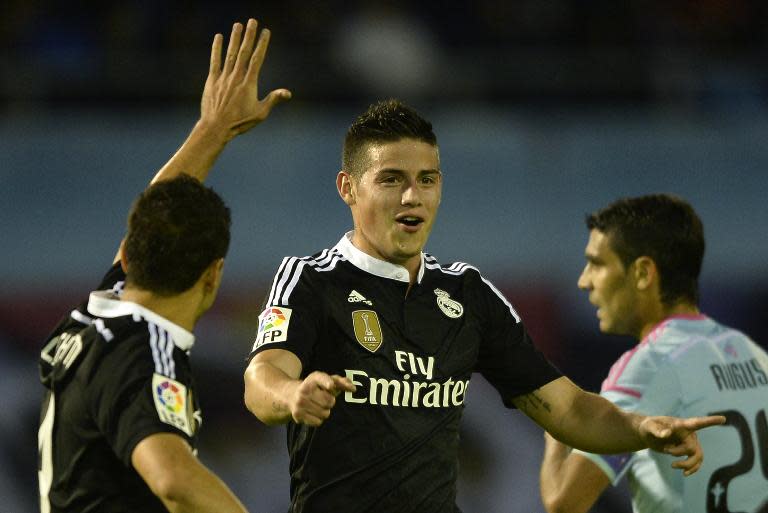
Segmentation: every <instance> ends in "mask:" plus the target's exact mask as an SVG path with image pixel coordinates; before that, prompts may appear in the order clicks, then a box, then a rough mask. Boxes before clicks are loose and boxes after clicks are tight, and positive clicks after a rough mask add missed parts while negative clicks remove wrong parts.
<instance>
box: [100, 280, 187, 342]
mask: <svg viewBox="0 0 768 513" xmlns="http://www.w3.org/2000/svg"><path fill="white" fill-rule="evenodd" d="M88 311H89V312H90V313H92V314H93V315H96V316H98V317H104V318H107V319H112V318H114V317H124V316H126V315H133V316H134V318H135V317H137V316H141V317H142V318H144V319H146V320H147V321H149V322H152V323H154V324H157V325H158V326H160V327H161V328H163V329H164V330H165V331H167V332H168V333H170V334H171V338H172V339H173V343H174V344H175V345H176V347H178V348H179V349H181V350H183V351H189V350H190V349H192V346H193V345H194V343H195V336H194V335H193V334H192V333H190V332H189V331H187V330H185V329H184V328H182V327H181V326H179V325H178V324H174V323H172V322H171V321H169V320H168V319H166V318H165V317H162V316H160V315H158V314H156V313H155V312H153V311H152V310H148V309H146V308H144V307H143V306H141V305H140V304H138V303H133V302H131V301H122V300H120V299H119V298H118V297H117V296H116V295H115V294H114V293H113V292H112V291H110V290H98V291H95V292H91V296H90V298H88Z"/></svg>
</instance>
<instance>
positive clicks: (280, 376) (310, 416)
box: [244, 349, 355, 426]
mask: <svg viewBox="0 0 768 513" xmlns="http://www.w3.org/2000/svg"><path fill="white" fill-rule="evenodd" d="M301 369H302V367H301V361H300V360H299V359H298V357H297V356H296V355H294V354H293V353H291V352H290V351H286V350H283V349H268V350H266V351H262V352H260V353H259V354H257V355H256V356H254V357H253V359H252V360H251V363H250V364H249V365H248V368H247V369H246V371H245V376H244V379H245V405H246V407H247V408H248V410H250V411H251V413H253V414H254V415H255V416H256V417H257V418H258V419H259V420H261V421H262V422H264V423H265V424H267V425H275V424H285V423H287V422H289V421H291V420H293V421H295V422H296V423H299V424H307V425H310V426H319V425H321V424H322V423H323V422H325V420H326V419H327V418H328V417H329V416H330V415H331V408H333V406H334V405H335V404H336V396H337V395H338V394H339V393H341V392H342V391H350V392H353V391H354V390H355V386H354V385H353V384H352V383H351V382H350V381H349V380H348V379H347V378H345V377H341V376H337V375H329V374H326V373H324V372H318V371H315V372H313V373H311V374H310V375H308V376H307V377H306V378H304V379H303V380H302V379H300V376H301Z"/></svg>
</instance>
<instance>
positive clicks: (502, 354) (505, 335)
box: [475, 275, 562, 408]
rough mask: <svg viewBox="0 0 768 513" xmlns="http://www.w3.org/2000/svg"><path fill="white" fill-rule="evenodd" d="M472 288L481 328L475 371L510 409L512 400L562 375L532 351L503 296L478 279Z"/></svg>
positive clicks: (489, 283)
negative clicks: (499, 395) (475, 290)
mask: <svg viewBox="0 0 768 513" xmlns="http://www.w3.org/2000/svg"><path fill="white" fill-rule="evenodd" d="M478 276H479V275H478ZM475 287H476V288H477V289H478V292H479V293H478V297H477V301H478V304H480V305H481V308H480V312H481V315H480V319H481V321H480V322H481V326H482V327H483V335H482V341H481V344H480V352H479V354H478V361H477V366H476V369H475V370H476V371H477V372H480V373H481V374H482V375H483V376H484V377H485V378H486V379H487V380H488V381H489V382H490V383H491V384H492V385H493V386H494V388H496V390H498V391H499V393H500V394H501V397H502V400H503V401H504V405H505V406H507V407H508V408H514V404H513V403H512V399H513V398H514V397H517V396H519V395H523V394H527V393H529V392H531V391H532V390H535V389H537V388H540V387H542V386H543V385H546V384H547V383H549V382H550V381H553V380H555V379H557V378H559V377H560V376H561V375H562V374H561V373H560V372H559V371H558V370H557V369H556V368H555V367H554V366H553V365H552V364H551V363H550V362H549V361H548V360H547V359H546V358H545V357H544V355H543V354H542V353H541V352H540V351H538V350H537V349H536V347H535V346H534V344H533V341H532V340H531V337H530V336H529V335H528V332H527V331H526V329H525V326H524V325H523V321H522V319H521V318H520V315H519V314H518V313H517V312H516V311H515V309H514V307H513V306H512V305H511V304H510V302H509V301H508V300H507V299H506V298H505V297H504V295H503V294H502V293H501V292H500V291H499V290H498V289H497V288H496V287H494V286H493V284H492V283H491V282H490V281H488V280H486V279H484V278H482V277H479V280H478V281H477V283H476V285H475Z"/></svg>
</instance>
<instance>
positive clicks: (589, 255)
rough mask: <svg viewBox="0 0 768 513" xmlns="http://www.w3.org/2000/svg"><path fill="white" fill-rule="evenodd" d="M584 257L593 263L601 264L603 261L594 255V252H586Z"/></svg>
mask: <svg viewBox="0 0 768 513" xmlns="http://www.w3.org/2000/svg"><path fill="white" fill-rule="evenodd" d="M584 258H586V260H587V262H591V263H593V264H600V263H602V262H603V261H602V259H600V258H598V256H597V255H593V254H592V253H584Z"/></svg>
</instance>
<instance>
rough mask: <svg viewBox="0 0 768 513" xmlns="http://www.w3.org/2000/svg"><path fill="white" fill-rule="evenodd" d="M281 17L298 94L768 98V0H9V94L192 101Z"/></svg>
mask: <svg viewBox="0 0 768 513" xmlns="http://www.w3.org/2000/svg"><path fill="white" fill-rule="evenodd" d="M250 16H253V17H257V18H258V19H259V20H260V21H261V22H262V23H263V24H264V25H266V26H268V27H270V28H271V29H272V30H273V36H274V37H273V50H272V52H271V55H270V57H269V60H268V62H267V66H268V67H270V72H269V73H268V76H269V77H270V81H272V82H273V84H271V85H275V86H289V87H292V88H294V89H296V93H297V99H300V100H308V101H322V102H331V101H345V100H349V99H360V98H368V97H370V96H382V95H387V96H391V95H400V96H405V97H408V98H411V99H412V100H413V99H414V98H420V99H425V100H430V99H434V100H442V99H457V100H461V101H473V100H474V101H499V100H500V101H507V102H513V103H514V102H524V103H526V104H528V103H534V104H544V105H548V104H550V103H552V102H555V103H561V102H573V101H577V102H586V103H592V102H633V103H637V102H640V103H644V102H663V103H674V104H675V105H678V106H679V105H683V106H689V107H694V108H695V107H697V106H700V105H704V106H705V107H708V106H712V105H713V104H714V105H715V106H717V105H719V104H725V106H726V107H727V108H729V109H730V108H732V107H733V105H737V106H744V105H746V106H750V105H751V104H753V103H754V102H762V101H763V100H764V97H765V95H766V91H767V88H768V84H766V73H765V66H764V62H765V56H766V49H767V46H766V42H768V25H767V23H766V22H767V21H768V4H766V3H765V2H760V1H758V0H676V1H673V2H669V1H663V0H652V1H640V0H631V1H627V2H612V1H609V0H593V1H589V2H582V1H574V0H546V1H540V0H515V1H510V2H501V1H498V0H476V1H460V0H447V1H444V2H405V1H400V0H387V1H378V0H377V1H374V0H369V1H361V2H345V1H341V0H328V1H310V2H307V1H300V0H282V1H279V2H278V1H265V2H258V3H250V2H244V1H229V2H203V1H200V0H194V1H187V2H179V1H169V2H154V1H147V0H144V1H133V2H82V1H81V2H55V1H51V0H48V1H35V2H29V1H27V0H7V1H6V2H4V6H3V16H2V17H0V66H2V69H3V73H2V76H1V77H0V97H2V98H3V100H4V102H3V103H6V104H11V105H14V106H23V105H24V104H28V103H30V102H44V103H47V104H53V103H56V104H60V103H61V102H85V103H88V104H89V105H93V104H94V103H97V102H106V103H110V102H119V103H121V104H123V103H124V102H127V101H137V102H138V101H140V102H148V101H156V102H176V101H178V100H187V101H189V100H195V99H196V98H197V95H198V93H199V90H200V85H201V83H202V81H203V80H204V76H205V73H206V71H207V70H206V68H205V66H204V65H201V59H205V56H206V55H207V52H208V45H209V44H210V39H211V37H210V36H211V35H212V34H213V33H215V32H221V33H225V34H226V33H228V32H229V26H230V24H231V22H232V21H233V20H245V19H246V18H247V17H250Z"/></svg>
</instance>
